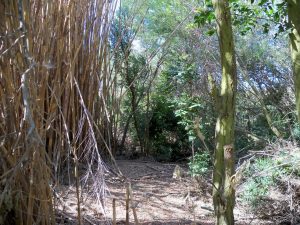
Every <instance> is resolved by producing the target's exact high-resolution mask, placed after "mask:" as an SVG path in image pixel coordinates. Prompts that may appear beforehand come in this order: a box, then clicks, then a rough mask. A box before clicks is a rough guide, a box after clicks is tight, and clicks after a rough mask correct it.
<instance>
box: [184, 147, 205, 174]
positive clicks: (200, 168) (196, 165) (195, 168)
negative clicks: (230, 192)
mask: <svg viewBox="0 0 300 225" xmlns="http://www.w3.org/2000/svg"><path fill="white" fill-rule="evenodd" d="M188 165H189V172H190V174H191V175H192V176H193V177H195V176H201V175H204V174H205V173H206V172H207V171H208V169H209V168H210V154H209V152H207V151H203V152H197V153H196V154H195V156H194V158H192V157H191V158H190V160H189V163H188Z"/></svg>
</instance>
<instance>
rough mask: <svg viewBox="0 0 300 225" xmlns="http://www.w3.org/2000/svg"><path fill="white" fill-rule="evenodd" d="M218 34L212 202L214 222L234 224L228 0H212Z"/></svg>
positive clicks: (232, 63) (232, 61)
mask: <svg viewBox="0 0 300 225" xmlns="http://www.w3.org/2000/svg"><path fill="white" fill-rule="evenodd" d="M213 5H214V8H215V15H216V21H217V31H218V36H219V45H220V55H221V65H222V82H221V90H220V96H219V101H217V102H219V105H218V106H217V109H218V119H217V124H216V150H215V159H214V173H213V183H214V188H213V201H214V209H215V215H216V224H218V225H224V224H226V225H228V224H230V225H231V224H234V215H233V208H234V203H235V191H234V189H233V187H232V185H231V177H232V175H233V174H234V120H235V93H236V86H237V79H236V77H237V76H236V59H235V52H234V41H233V34H232V25H231V14H230V8H229V4H228V1H227V0H213Z"/></svg>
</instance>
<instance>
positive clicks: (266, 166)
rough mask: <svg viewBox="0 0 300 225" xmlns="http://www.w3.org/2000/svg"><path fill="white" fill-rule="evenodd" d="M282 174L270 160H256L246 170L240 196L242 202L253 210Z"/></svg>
mask: <svg viewBox="0 0 300 225" xmlns="http://www.w3.org/2000/svg"><path fill="white" fill-rule="evenodd" d="M283 173H284V171H282V170H281V169H280V168H279V167H274V162H273V161H272V159H270V158H258V159H256V160H255V162H254V163H253V164H252V165H251V167H250V168H249V169H248V171H247V173H246V176H247V181H246V182H245V187H244V188H245V189H244V191H243V193H242V195H241V199H242V201H243V202H245V203H247V204H249V205H250V206H251V207H253V208H255V207H256V206H257V205H259V204H260V203H261V201H263V199H264V198H265V197H266V196H267V195H268V194H269V190H270V187H271V186H272V185H275V182H276V179H279V178H280V176H281V175H282V174H283Z"/></svg>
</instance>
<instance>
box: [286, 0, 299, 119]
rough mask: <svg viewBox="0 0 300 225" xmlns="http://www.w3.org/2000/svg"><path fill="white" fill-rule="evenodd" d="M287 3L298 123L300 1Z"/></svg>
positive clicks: (294, 0) (292, 0) (293, 0)
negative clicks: (290, 26)
mask: <svg viewBox="0 0 300 225" xmlns="http://www.w3.org/2000/svg"><path fill="white" fill-rule="evenodd" d="M287 2H288V16H289V22H290V24H291V25H292V32H291V33H290V50H291V56H292V64H293V75H294V82H295V96H296V110H297V115H298V121H299V122H300V1H299V0H289V1H287Z"/></svg>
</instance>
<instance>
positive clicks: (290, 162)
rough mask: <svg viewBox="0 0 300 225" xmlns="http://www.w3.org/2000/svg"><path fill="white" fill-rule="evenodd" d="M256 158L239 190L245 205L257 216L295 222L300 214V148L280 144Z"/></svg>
mask: <svg viewBox="0 0 300 225" xmlns="http://www.w3.org/2000/svg"><path fill="white" fill-rule="evenodd" d="M257 155H258V154H257ZM254 157H255V159H254V160H253V162H252V164H251V165H250V167H249V168H248V169H247V170H246V171H245V177H244V183H243V184H242V185H241V186H240V187H239V190H238V193H240V194H239V195H238V196H239V197H240V198H239V199H240V201H241V203H243V204H244V205H247V206H249V207H250V209H251V210H252V212H254V213H255V214H256V215H259V216H262V217H268V218H271V217H272V218H275V217H276V218H277V219H276V220H280V219H283V218H284V219H287V218H288V220H289V221H294V220H295V218H296V219H297V218H298V217H297V216H295V215H296V214H297V215H299V210H300V209H299V203H300V196H298V195H297V190H299V188H300V186H299V179H300V166H299V164H300V150H299V148H298V147H297V144H296V143H293V142H290V141H285V140H278V141H276V142H275V143H273V144H270V145H269V146H267V147H266V149H265V151H264V152H260V153H259V155H258V156H254ZM292 180H296V181H297V180H298V181H297V182H292ZM291 199H293V201H291ZM262 213H263V214H264V215H262ZM287 215H288V216H287ZM277 222H278V221H277Z"/></svg>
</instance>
